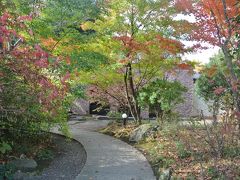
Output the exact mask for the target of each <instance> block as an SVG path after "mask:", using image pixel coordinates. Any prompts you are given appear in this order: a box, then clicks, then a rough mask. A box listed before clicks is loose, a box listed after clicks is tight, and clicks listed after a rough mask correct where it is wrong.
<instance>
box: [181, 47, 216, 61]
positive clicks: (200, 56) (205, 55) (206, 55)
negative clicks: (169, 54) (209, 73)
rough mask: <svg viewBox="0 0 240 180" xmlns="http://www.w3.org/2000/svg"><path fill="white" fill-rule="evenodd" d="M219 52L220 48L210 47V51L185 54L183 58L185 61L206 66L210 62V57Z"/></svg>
mask: <svg viewBox="0 0 240 180" xmlns="http://www.w3.org/2000/svg"><path fill="white" fill-rule="evenodd" d="M218 51H219V47H210V48H209V49H207V50H202V51H201V52H196V53H188V54H185V55H184V56H183V57H182V58H183V60H194V61H197V62H200V63H203V64H206V63H208V62H209V59H210V57H212V56H213V55H215V54H217V53H218Z"/></svg>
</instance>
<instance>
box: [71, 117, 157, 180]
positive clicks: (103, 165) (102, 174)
mask: <svg viewBox="0 0 240 180" xmlns="http://www.w3.org/2000/svg"><path fill="white" fill-rule="evenodd" d="M108 122H109V121H106V120H98V121H94V120H92V121H86V122H80V121H70V122H69V124H70V129H71V132H72V135H73V138H74V139H75V140H77V141H79V142H81V143H82V144H83V146H84V148H85V150H86V152H87V161H86V164H85V166H84V167H83V169H82V171H81V173H80V174H79V175H78V176H77V177H76V180H156V178H155V176H154V174H153V171H152V169H151V167H150V165H149V163H148V161H147V160H146V158H145V157H144V156H143V155H142V154H141V153H140V152H139V151H138V150H136V149H135V148H133V147H132V146H130V145H128V144H127V143H125V142H123V141H120V140H118V139H115V138H113V137H110V136H107V135H103V134H100V133H98V132H96V130H97V129H99V128H101V127H104V126H106V125H107V123H108Z"/></svg>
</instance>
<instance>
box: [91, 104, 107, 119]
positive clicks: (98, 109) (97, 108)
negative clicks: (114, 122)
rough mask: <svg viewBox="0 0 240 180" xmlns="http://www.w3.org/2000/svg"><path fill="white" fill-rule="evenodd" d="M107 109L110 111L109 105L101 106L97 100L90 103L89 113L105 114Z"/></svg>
mask: <svg viewBox="0 0 240 180" xmlns="http://www.w3.org/2000/svg"><path fill="white" fill-rule="evenodd" d="M109 111H110V107H109V106H102V105H101V104H99V103H97V102H94V103H91V104H90V114H96V115H102V116H106V115H107V113H108V112H109Z"/></svg>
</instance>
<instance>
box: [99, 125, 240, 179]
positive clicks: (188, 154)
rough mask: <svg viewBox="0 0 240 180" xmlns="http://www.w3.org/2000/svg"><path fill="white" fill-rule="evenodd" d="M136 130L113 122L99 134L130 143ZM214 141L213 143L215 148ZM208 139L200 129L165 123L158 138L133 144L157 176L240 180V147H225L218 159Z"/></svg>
mask: <svg viewBox="0 0 240 180" xmlns="http://www.w3.org/2000/svg"><path fill="white" fill-rule="evenodd" d="M136 127H137V125H135V124H134V123H129V124H128V125H127V126H126V128H124V127H122V125H121V124H120V123H117V122H113V123H111V124H109V125H108V126H107V127H106V128H104V129H102V130H101V131H100V132H102V133H105V134H108V135H111V136H114V137H116V138H119V139H121V140H124V141H126V142H128V139H129V135H130V134H131V132H132V131H133V130H134V129H135V128H136ZM214 137H215V136H213V137H212V138H213V139H211V140H212V144H213V145H215V144H214V143H215V141H214ZM206 139H207V134H206V131H205V130H204V129H203V128H201V127H195V128H194V130H193V129H192V128H189V127H184V126H179V125H177V123H166V124H164V125H163V126H162V128H161V130H159V131H158V132H157V133H156V134H153V135H150V136H149V137H146V138H145V140H143V141H141V142H139V143H135V144H132V143H131V144H132V145H134V146H135V147H136V148H138V149H139V150H140V151H142V152H143V154H144V155H145V156H146V157H147V159H148V160H149V162H150V164H151V166H152V168H153V170H154V172H155V175H157V176H159V169H168V168H171V169H172V172H173V177H175V178H178V179H234V180H235V179H240V149H239V146H238V145H237V144H226V148H225V149H224V151H225V152H224V153H223V155H222V156H221V157H215V156H214V155H213V154H214V153H213V152H212V151H213V149H212V148H211V147H210V146H209V144H208V143H206V141H205V140H206ZM227 140H228V139H227ZM128 143H129V142H128ZM225 143H229V142H228V141H226V142H225Z"/></svg>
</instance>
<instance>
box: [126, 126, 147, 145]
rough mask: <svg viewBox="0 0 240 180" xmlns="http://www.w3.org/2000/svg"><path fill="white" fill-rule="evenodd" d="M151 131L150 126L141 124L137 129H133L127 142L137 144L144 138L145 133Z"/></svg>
mask: <svg viewBox="0 0 240 180" xmlns="http://www.w3.org/2000/svg"><path fill="white" fill-rule="evenodd" d="M150 129H151V125H150V124H143V125H141V126H139V127H138V128H137V129H135V130H134V131H133V132H132V133H131V134H130V137H129V141H130V142H139V141H141V140H142V139H143V138H145V136H146V134H147V132H149V130H150Z"/></svg>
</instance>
